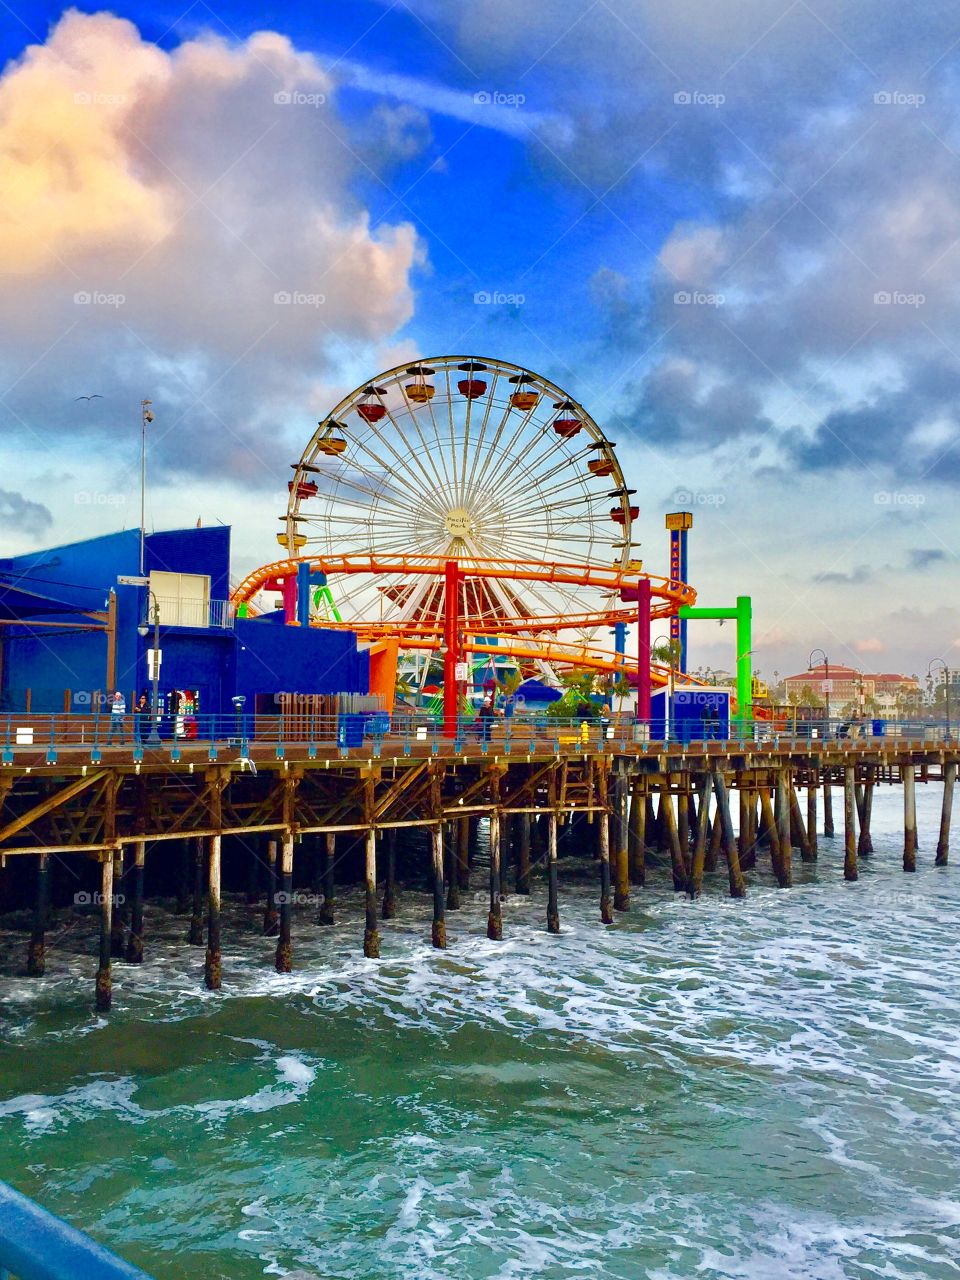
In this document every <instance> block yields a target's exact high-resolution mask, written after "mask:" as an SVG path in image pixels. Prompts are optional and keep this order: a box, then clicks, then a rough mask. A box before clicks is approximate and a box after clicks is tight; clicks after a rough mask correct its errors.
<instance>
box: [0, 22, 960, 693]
mask: <svg viewBox="0 0 960 1280" xmlns="http://www.w3.org/2000/svg"><path fill="white" fill-rule="evenodd" d="M0 66H2V71H0V279H2V289H0V471H2V474H0V552H2V553H3V554H18V553H21V552H24V551H29V550H32V549H34V548H37V547H40V546H45V545H50V544H52V543H55V542H62V541H68V540H71V539H74V538H80V537H85V536H89V535H92V534H95V533H102V532H107V531H110V530H113V529H115V528H117V527H119V526H126V527H130V526H131V525H134V524H136V523H137V522H138V520H139V505H138V503H139V499H138V470H137V468H138V449H139V422H140V408H139V406H140V402H141V400H142V399H144V398H149V399H150V400H152V402H153V411H154V414H155V423H154V426H153V428H152V430H151V438H150V486H149V509H148V516H147V523H148V526H155V527H172V526H176V525H184V524H193V523H195V521H196V519H197V518H198V517H202V518H203V521H204V523H212V522H215V521H217V520H222V521H224V522H225V523H228V524H231V525H232V526H233V528H234V561H235V571H236V573H237V576H238V577H239V576H241V575H242V574H243V573H244V572H245V571H247V570H248V569H250V568H252V567H253V566H254V565H256V564H258V563H261V562H263V561H265V560H268V559H272V558H273V557H274V554H275V550H276V544H275V541H274V533H275V530H276V529H277V528H278V527H279V526H278V523H277V516H278V515H280V514H281V513H282V511H283V510H284V509H285V495H286V481H287V478H288V477H289V474H290V471H289V464H290V462H291V461H292V460H293V459H295V458H297V457H298V456H299V454H300V452H301V450H302V448H303V446H304V444H305V443H306V441H307V440H308V438H309V436H310V434H311V432H312V430H313V428H314V425H315V422H316V420H317V418H318V417H319V416H321V415H322V414H323V413H324V412H326V410H328V409H329V408H330V407H332V406H333V405H334V404H335V403H336V402H337V400H338V399H340V397H341V396H342V395H344V394H346V392H348V391H349V390H351V389H352V388H353V387H355V386H357V385H360V384H361V383H363V382H365V381H366V380H367V379H369V378H370V377H371V376H373V375H374V374H375V373H376V371H378V370H381V369H386V368H389V367H391V366H393V365H395V364H398V363H400V362H401V361H405V360H407V359H410V360H413V359H415V358H417V357H429V356H430V355H431V354H432V355H439V354H443V353H447V352H469V353H476V354H485V355H492V356H498V357H500V358H503V359H506V360H509V361H512V362H515V363H517V364H521V365H524V366H525V367H529V368H531V369H534V370H536V371H537V372H539V373H541V374H543V375H545V376H547V377H549V378H551V379H552V380H554V381H555V382H556V383H558V384H559V385H561V386H563V387H565V388H566V389H568V390H569V392H570V393H571V394H573V395H575V396H576V397H577V398H578V399H579V400H580V401H581V402H582V403H583V404H584V405H585V406H586V407H587V409H588V410H589V411H590V412H591V414H592V416H593V417H594V418H595V419H596V420H597V421H598V422H599V423H600V424H601V425H602V426H603V427H604V428H605V430H606V432H607V435H608V436H609V437H610V438H611V439H614V440H615V441H616V442H617V449H618V454H619V456H620V460H621V464H622V465H623V467H624V471H625V473H626V474H627V477H628V482H629V483H630V484H631V485H632V486H634V487H635V488H636V489H637V497H636V499H635V501H637V503H638V504H639V506H640V518H639V521H638V526H637V532H636V536H637V540H638V541H639V542H640V543H641V547H640V554H642V555H643V557H644V560H645V564H646V567H647V568H648V569H650V570H651V571H653V572H656V571H658V570H659V571H660V572H666V570H667V556H666V534H665V532H664V524H663V517H664V513H665V512H667V511H670V510H677V509H689V510H692V511H693V513H694V529H693V531H692V533H691V544H690V576H691V578H692V580H693V582H694V584H695V585H696V586H697V588H698V590H699V592H700V600H701V603H704V604H713V605H725V604H730V603H732V602H733V599H734V597H735V596H737V595H750V596H752V598H753V601H754V618H755V637H754V643H755V654H754V662H755V665H756V666H757V667H759V668H760V670H761V671H762V673H763V674H764V675H766V676H768V677H772V676H773V675H774V673H775V672H779V673H780V674H781V675H783V674H788V673H791V672H795V671H799V670H802V669H804V668H805V667H806V666H807V661H808V656H809V654H810V653H811V651H812V650H813V649H814V648H821V649H823V650H824V651H826V653H827V654H828V656H829V658H830V661H831V662H836V663H844V664H847V665H852V666H857V667H860V668H862V669H864V670H867V671H898V670H903V671H905V672H907V673H917V674H919V675H921V676H923V675H925V674H926V670H927V666H928V664H929V662H930V661H931V660H932V659H933V658H936V657H945V658H946V659H947V661H948V662H950V663H951V665H952V664H953V663H954V662H956V661H957V658H958V650H960V609H958V605H957V586H958V565H957V551H958V543H960V524H958V519H957V515H956V505H955V503H956V493H957V481H958V478H960V450H958V443H957V441H958V413H960V409H958V404H960V399H958V393H960V289H958V287H957V286H958V283H960V111H958V109H957V108H958V106H960V84H958V67H960V12H958V11H957V10H956V7H955V6H954V5H951V4H946V3H943V4H941V3H937V2H934V0H929V2H927V3H924V4H919V5H918V4H912V3H905V2H904V0H896V2H895V3H892V2H888V0H856V2H855V0H832V2H828V0H810V2H809V3H808V2H807V0H792V2H788V0H715V2H714V3H712V4H710V5H704V4H703V3H702V2H699V0H698V2H694V0H671V2H670V3H667V2H666V0H595V2H594V3H590V2H589V0H577V2H574V0H551V3H549V4H544V3H543V2H542V0H471V3H469V4H464V3H461V2H460V0H342V2H339V3H329V2H327V3H319V4H318V3H313V4H309V5H302V4H298V3H292V4H284V5H277V4H267V5H263V4H261V5H258V6H254V5H252V4H247V3H237V2H231V3H218V4H216V5H211V4H208V3H205V2H203V0H201V2H200V3H194V4H189V3H187V2H186V0H181V3H174V4H146V3H122V4H119V5H117V6H114V7H112V8H110V9H105V8H99V7H97V6H95V5H90V6H89V7H79V8H69V9H62V8H60V7H57V6H53V5H50V4H47V3H43V2H42V0H31V2H29V3H24V2H23V0H0ZM278 293H289V294H292V295H295V296H296V297H298V298H300V299H302V301H299V302H297V303H294V304H287V305H278V304H277V303H276V302H275V301H274V299H275V296H276V295H277V294H278ZM477 295H481V296H486V295H504V296H506V297H508V298H509V299H510V301H503V302H483V301H478V300H477ZM94 395H96V396H99V397H100V398H99V399H90V400H83V399H81V400H78V399H77V397H78V396H94ZM691 663H692V665H694V666H698V665H708V666H712V667H723V668H726V669H730V668H731V667H732V666H733V652H732V635H731V629H730V628H729V627H728V628H726V629H725V630H721V629H719V628H717V626H716V625H715V624H713V623H700V624H694V626H693V627H692V631H691Z"/></svg>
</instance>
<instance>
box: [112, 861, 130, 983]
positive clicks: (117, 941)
mask: <svg viewBox="0 0 960 1280" xmlns="http://www.w3.org/2000/svg"><path fill="white" fill-rule="evenodd" d="M125 896H126V881H125V879H124V874H123V849H122V848H119V849H117V850H115V852H114V855H113V898H114V903H113V918H112V920H111V923H110V954H111V956H112V957H113V958H114V960H122V959H123V958H124V956H125V955H126V954H127V922H126V911H125V909H124V905H123V902H122V901H121V899H123V898H124V897H125Z"/></svg>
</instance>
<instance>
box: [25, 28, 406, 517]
mask: <svg viewBox="0 0 960 1280" xmlns="http://www.w3.org/2000/svg"><path fill="white" fill-rule="evenodd" d="M386 110H387V111H388V112H390V111H393V110H394V109H392V108H386ZM403 111H404V114H403V118H402V119H400V118H398V119H396V120H393V118H392V117H391V119H390V120H389V121H388V122H387V123H389V124H390V128H389V129H380V130H379V131H378V146H377V151H376V154H375V155H374V154H373V153H372V151H371V153H370V154H369V155H368V154H366V153H365V151H364V147H365V143H364V139H363V130H362V126H361V127H359V134H358V135H354V134H352V133H351V132H350V130H351V129H352V128H356V127H357V126H355V125H350V126H348V125H347V124H345V123H344V121H343V119H342V117H341V115H340V113H339V110H338V105H337V86H336V84H335V83H334V81H333V80H332V78H331V77H330V76H329V75H328V74H327V73H326V72H325V71H324V70H323V69H322V68H321V66H320V64H319V63H318V62H317V60H316V59H315V58H314V57H313V56H312V55H311V54H309V53H304V52H301V51H299V50H297V49H296V48H295V47H294V46H293V45H292V44H291V42H290V41H289V40H288V39H287V38H286V37H285V36H282V35H279V34H276V33H270V32H261V33H259V34H256V35H253V36H251V37H250V38H249V39H248V40H246V41H243V42H240V43H227V42H225V41H223V40H220V39H216V38H213V37H209V36H205V37H201V38H198V39H195V40H191V41H187V42H186V43H184V44H181V45H180V46H179V47H178V48H176V49H175V50H173V51H172V52H170V53H166V52H164V51H162V50H160V49H158V48H157V47H156V46H154V45H152V44H150V43H149V42H148V41H144V40H143V39H142V38H141V36H140V34H139V32H138V31H137V29H136V27H135V26H134V25H132V24H131V23H129V22H127V21H124V20H122V19H118V18H116V17H114V16H112V15H111V14H108V13H97V14H92V15H91V14H81V13H78V12H76V11H69V12H67V13H66V14H65V16H64V17H63V18H62V19H61V20H60V21H59V23H57V25H56V26H55V27H54V28H53V29H52V31H51V33H50V36H49V38H48V40H47V41H46V42H45V43H44V44H43V45H33V46H31V47H30V48H28V49H27V50H26V51H25V52H24V54H23V55H22V57H21V58H20V59H19V60H18V61H17V62H16V63H14V64H11V65H10V66H9V67H8V68H7V69H6V70H5V71H4V73H3V75H2V76H0V166H3V167H5V168H6V169H7V171H8V172H9V173H11V174H12V181H10V182H9V183H7V184H6V186H5V198H4V201H3V202H2V203H0V270H4V271H5V272H6V273H7V278H8V285H7V288H6V289H5V290H4V292H3V295H2V297H0V424H2V427H3V434H4V437H5V438H6V439H7V440H9V439H10V438H11V436H13V437H15V438H16V437H19V438H20V442H21V444H22V442H23V441H29V442H30V444H31V445H32V446H35V447H37V448H38V449H40V450H41V451H42V450H43V449H44V448H45V447H46V448H48V450H49V452H50V453H51V454H52V455H57V456H58V457H59V456H60V455H62V453H63V452H64V451H65V450H66V451H67V452H69V451H70V448H71V447H74V448H75V447H76V441H77V440H78V439H82V438H84V436H86V437H87V438H88V439H91V440H93V441H96V440H97V439H99V441H100V443H101V445H104V444H106V445H107V446H109V448H110V449H111V451H113V450H115V449H116V448H117V447H118V446H119V448H120V450H121V451H122V452H124V454H125V453H126V452H127V451H128V446H129V448H133V447H134V441H135V435H136V422H137V408H136V406H137V405H138V403H139V400H140V399H141V398H142V397H143V396H144V395H147V396H149V397H150V398H152V399H153V400H154V403H155V408H156V413H157V423H156V429H155V432H154V442H153V456H154V465H155V467H156V468H157V473H166V474H167V475H170V474H173V473H178V472H179V473H185V474H191V475H197V474H200V473H209V472H210V471H214V472H221V473H232V474H233V475H234V476H236V477H238V478H240V479H242V480H243V481H244V482H245V483H247V484H269V485H273V486H274V487H277V486H278V481H279V479H280V478H281V477H282V478H283V480H284V481H285V480H286V471H287V463H288V462H289V461H290V458H291V457H292V456H294V453H296V452H298V451H299V445H300V443H302V442H303V441H304V440H305V438H306V435H307V434H308V433H309V431H310V430H311V429H312V424H313V423H314V421H315V419H316V417H317V416H318V415H319V414H320V413H322V412H323V411H324V409H325V408H327V407H328V405H327V404H326V403H325V402H323V401H319V400H317V399H316V398H314V395H315V390H316V388H317V386H318V385H323V384H331V385H334V384H336V385H338V384H339V382H340V365H341V361H342V356H343V353H344V352H347V353H349V356H350V358H351V360H352V362H353V363H354V364H355V365H357V366H358V367H361V366H362V367H363V368H364V369H370V368H374V369H375V368H378V367H382V366H381V365H380V363H379V361H380V359H381V356H382V353H383V352H384V351H386V350H387V349H389V348H390V347H391V346H392V345H393V344H394V342H395V336H396V334H397V332H398V330H399V329H400V328H401V327H402V326H403V325H404V324H405V323H406V322H407V321H408V320H409V319H410V317H411V316H412V314H413V289H412V283H411V273H412V271H413V269H414V267H415V266H416V264H417V263H418V262H419V261H420V260H421V259H422V257H423V247H422V246H421V244H420V242H419V241H418V238H417V235H416V232H415V230H414V228H413V227H412V226H411V225H410V224H409V223H407V222H402V221H400V222H396V223H391V224H385V225H379V226H374V225H373V224H372V223H371V219H370V215H369V213H368V211H367V210H366V209H365V208H364V207H363V205H362V203H360V201H359V200H358V198H357V195H356V182H355V180H356V178H357V175H358V174H365V173H366V172H367V169H368V167H370V168H374V169H377V168H379V167H381V166H386V165H388V164H389V163H390V160H391V155H390V148H391V147H394V148H395V149H396V150H397V152H398V155H399V157H400V158H409V155H410V153H411V147H412V146H413V147H416V145H418V144H417V143H416V140H415V139H416V137H417V136H419V135H418V130H419V134H420V135H422V132H423V131H422V128H421V125H422V121H421V120H419V119H414V118H413V117H412V115H411V113H410V111H409V109H407V108H404V109H403ZM381 123H382V121H381ZM428 132H429V131H428V130H427V134H426V136H428ZM411 137H413V138H414V141H413V142H411ZM284 296H288V297H289V299H290V300H289V301H284V300H283V298H284ZM278 297H279V298H280V301H278V300H277V298H278ZM93 392H97V393H100V394H101V395H102V396H103V399H102V400H96V401H91V402H84V403H82V404H80V405H78V404H76V403H75V400H74V397H75V396H77V395H80V394H90V393H93ZM67 441H69V442H70V444H69V445H67ZM51 465H52V464H51ZM101 465H103V463H102V460H101ZM277 491H278V492H279V488H277ZM68 516H69V513H67V515H64V514H63V513H61V523H62V521H63V520H64V519H67V518H68Z"/></svg>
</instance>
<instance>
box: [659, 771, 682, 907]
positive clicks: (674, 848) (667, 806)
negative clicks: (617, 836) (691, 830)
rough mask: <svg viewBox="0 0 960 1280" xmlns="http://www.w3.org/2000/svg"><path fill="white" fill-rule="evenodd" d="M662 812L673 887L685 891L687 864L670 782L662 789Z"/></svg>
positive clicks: (679, 891)
mask: <svg viewBox="0 0 960 1280" xmlns="http://www.w3.org/2000/svg"><path fill="white" fill-rule="evenodd" d="M660 812H661V814H663V818H664V825H665V826H666V831H667V841H668V847H669V849H670V868H671V871H672V873H673V887H674V889H675V890H676V892H677V893H685V892H686V890H687V885H688V882H689V876H688V875H687V864H686V861H685V859H684V856H683V850H682V849H681V847H680V832H679V830H678V828H677V815H676V812H675V810H674V807H673V796H672V795H671V794H670V785H669V782H667V783H664V785H663V787H662V788H661V789H660Z"/></svg>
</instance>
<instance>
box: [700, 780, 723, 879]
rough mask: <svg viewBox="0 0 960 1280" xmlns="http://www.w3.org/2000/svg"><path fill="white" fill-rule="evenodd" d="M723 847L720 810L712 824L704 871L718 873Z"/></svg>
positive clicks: (714, 816)
mask: <svg viewBox="0 0 960 1280" xmlns="http://www.w3.org/2000/svg"><path fill="white" fill-rule="evenodd" d="M707 777H710V775H709V774H707ZM711 785H712V782H711ZM722 847H723V823H722V822H721V820H720V810H719V809H718V810H717V811H716V813H714V815H713V822H712V823H711V824H710V834H709V836H708V838H707V855H706V857H705V859H704V862H703V869H704V871H716V869H717V863H718V862H719V860H720V853H721V849H722Z"/></svg>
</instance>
